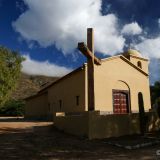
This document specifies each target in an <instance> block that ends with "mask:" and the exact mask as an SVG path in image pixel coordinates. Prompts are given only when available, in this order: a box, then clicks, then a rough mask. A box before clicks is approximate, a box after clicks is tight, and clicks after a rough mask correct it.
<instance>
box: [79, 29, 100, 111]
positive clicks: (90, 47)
mask: <svg viewBox="0 0 160 160" xmlns="http://www.w3.org/2000/svg"><path fill="white" fill-rule="evenodd" d="M78 49H79V50H80V51H81V52H82V53H83V54H84V55H85V56H86V57H87V65H88V66H87V73H88V74H87V75H88V111H93V110H94V109H95V94H94V64H96V65H101V60H100V59H98V58H97V57H96V56H94V38H93V29H92V28H88V29H87V46H86V45H85V43H84V42H80V43H78Z"/></svg>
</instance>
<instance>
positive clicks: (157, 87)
mask: <svg viewBox="0 0 160 160" xmlns="http://www.w3.org/2000/svg"><path fill="white" fill-rule="evenodd" d="M150 90H151V102H152V105H153V104H155V102H156V99H157V98H159V97H160V81H157V82H155V83H154V85H153V86H151V87H150Z"/></svg>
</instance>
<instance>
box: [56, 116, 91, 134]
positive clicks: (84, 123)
mask: <svg viewBox="0 0 160 160" xmlns="http://www.w3.org/2000/svg"><path fill="white" fill-rule="evenodd" d="M54 125H55V126H56V127H57V128H58V129H60V130H63V131H65V132H67V133H70V134H73V135H78V136H85V137H88V130H89V128H88V127H89V125H88V116H86V114H80V115H65V116H64V115H62V116H60V115H58V116H56V117H55V118H54Z"/></svg>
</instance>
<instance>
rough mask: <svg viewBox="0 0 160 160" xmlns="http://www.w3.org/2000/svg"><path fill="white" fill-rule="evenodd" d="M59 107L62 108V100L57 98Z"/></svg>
mask: <svg viewBox="0 0 160 160" xmlns="http://www.w3.org/2000/svg"><path fill="white" fill-rule="evenodd" d="M59 108H60V109H62V100H61V99H60V100H59Z"/></svg>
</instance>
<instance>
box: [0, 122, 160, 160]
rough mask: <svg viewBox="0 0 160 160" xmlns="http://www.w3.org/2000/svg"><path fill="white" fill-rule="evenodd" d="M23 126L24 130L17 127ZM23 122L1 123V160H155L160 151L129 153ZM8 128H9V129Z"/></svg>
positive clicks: (146, 149) (144, 150)
mask: <svg viewBox="0 0 160 160" xmlns="http://www.w3.org/2000/svg"><path fill="white" fill-rule="evenodd" d="M20 122H21V126H19V124H18V123H20ZM20 122H19V121H16V122H14V123H12V125H13V127H12V125H10V122H9V121H8V122H0V160H10V159H11V160H15V159H16V160H55V159H86V160H89V159H93V160H94V159H115V160H126V159H130V160H131V159H133V160H135V159H142V160H149V159H152V160H153V159H156V156H155V153H156V150H157V149H160V147H159V146H152V147H146V148H143V149H138V150H126V149H122V148H118V147H114V146H111V145H108V144H106V143H104V142H103V140H91V141H90V140H88V139H86V138H79V137H75V136H71V135H68V134H65V133H63V132H60V131H59V130H57V129H56V128H55V127H54V126H53V125H52V124H51V123H49V122H48V123H43V122H33V123H32V122H31V121H30V122H26V121H23V122H22V121H21V120H20ZM3 123H4V124H3ZM28 123H29V124H28ZM7 124H8V125H10V126H9V127H7V126H8V125H7ZM16 125H18V127H16ZM1 126H3V127H1ZM105 141H106V139H105Z"/></svg>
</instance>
